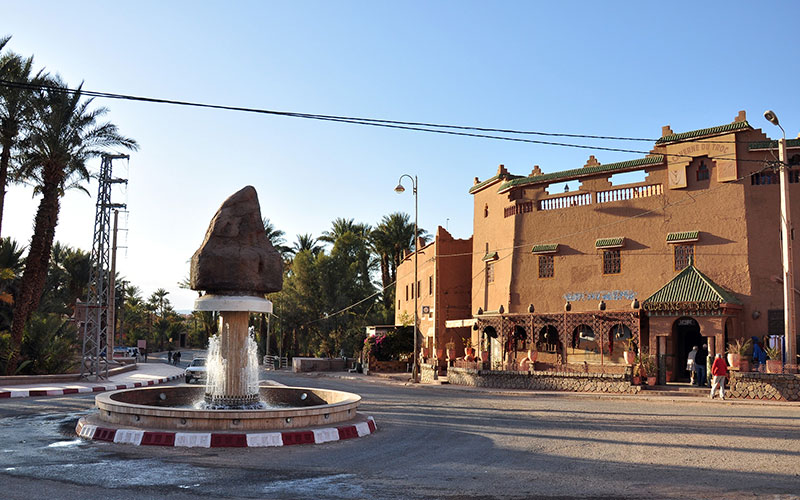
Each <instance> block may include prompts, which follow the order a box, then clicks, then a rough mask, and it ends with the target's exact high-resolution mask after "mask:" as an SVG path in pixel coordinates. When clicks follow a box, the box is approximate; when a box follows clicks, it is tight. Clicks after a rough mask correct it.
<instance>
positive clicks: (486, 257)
mask: <svg viewBox="0 0 800 500" xmlns="http://www.w3.org/2000/svg"><path fill="white" fill-rule="evenodd" d="M481 260H482V261H484V262H488V261H490V260H497V252H491V253H487V254H486V255H484V256H483V259H481Z"/></svg>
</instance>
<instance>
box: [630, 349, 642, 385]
mask: <svg viewBox="0 0 800 500" xmlns="http://www.w3.org/2000/svg"><path fill="white" fill-rule="evenodd" d="M630 364H631V384H632V385H642V373H643V372H644V369H643V368H642V358H641V356H639V355H637V354H634V356H633V360H632V361H631V363H630Z"/></svg>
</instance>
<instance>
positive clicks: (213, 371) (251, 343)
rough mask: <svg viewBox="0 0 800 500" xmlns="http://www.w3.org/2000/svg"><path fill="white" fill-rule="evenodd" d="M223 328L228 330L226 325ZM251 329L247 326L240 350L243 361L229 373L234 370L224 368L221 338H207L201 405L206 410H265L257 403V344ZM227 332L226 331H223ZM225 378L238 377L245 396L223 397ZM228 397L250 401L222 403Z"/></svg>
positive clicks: (228, 395) (226, 365)
mask: <svg viewBox="0 0 800 500" xmlns="http://www.w3.org/2000/svg"><path fill="white" fill-rule="evenodd" d="M223 328H225V329H229V328H230V326H229V325H228V324H227V323H226V324H225V325H224V326H223ZM254 330H255V329H254V328H253V327H252V326H251V327H250V328H249V329H248V335H247V340H246V342H245V343H244V345H243V346H240V349H242V350H243V352H242V354H243V355H244V356H242V358H243V359H245V360H246V362H245V363H244V365H243V366H242V367H241V368H240V370H238V372H239V373H233V371H234V370H231V369H228V362H227V360H226V359H225V358H224V357H223V356H222V347H221V344H222V341H221V340H222V339H221V336H220V335H214V336H213V337H211V338H210V339H208V356H207V359H206V377H207V382H206V383H207V387H206V402H205V403H203V404H202V406H203V407H204V408H206V409H218V410H225V409H259V408H264V407H266V404H265V403H264V402H262V401H258V395H259V392H258V344H256V340H255V331H254ZM226 333H227V332H226ZM226 377H238V378H239V379H240V380H242V381H243V382H244V387H245V388H246V389H245V390H246V394H244V395H241V394H235V395H232V394H225V381H226ZM231 396H245V397H247V398H248V399H250V400H251V402H248V403H246V404H242V405H238V404H237V405H229V404H226V403H225V401H226V400H227V399H228V398H229V397H231Z"/></svg>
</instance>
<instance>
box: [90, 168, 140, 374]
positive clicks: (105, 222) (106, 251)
mask: <svg viewBox="0 0 800 500" xmlns="http://www.w3.org/2000/svg"><path fill="white" fill-rule="evenodd" d="M129 158H130V156H128V155H103V157H102V161H101V163H100V175H99V176H98V188H97V205H96V207H97V208H96V210H95V219H94V237H93V243H92V256H91V267H90V268H89V287H88V288H89V292H88V294H87V299H86V321H85V322H84V324H83V347H82V351H81V378H94V379H95V380H102V379H107V378H108V363H109V361H111V355H112V354H113V353H111V352H108V350H107V346H108V344H109V336H108V333H109V328H108V326H109V309H113V305H112V307H111V308H109V304H110V302H109V284H110V283H111V282H112V279H111V278H110V277H109V274H110V272H111V271H110V245H109V237H110V232H111V231H110V229H111V210H113V209H119V208H125V205H123V204H118V203H112V202H111V186H112V185H113V184H121V183H127V182H128V181H127V179H115V178H112V177H111V170H112V161H113V160H120V159H129ZM112 286H113V285H112ZM111 314H112V315H113V313H111ZM112 331H113V329H112ZM112 342H113V341H112Z"/></svg>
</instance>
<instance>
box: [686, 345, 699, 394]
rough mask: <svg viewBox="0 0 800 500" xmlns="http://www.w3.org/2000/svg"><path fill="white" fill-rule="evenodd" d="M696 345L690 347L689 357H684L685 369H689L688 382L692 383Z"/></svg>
mask: <svg viewBox="0 0 800 500" xmlns="http://www.w3.org/2000/svg"><path fill="white" fill-rule="evenodd" d="M697 349H698V347H697V346H694V347H692V350H691V351H690V352H689V357H688V358H687V359H686V369H687V370H688V371H689V377H690V380H689V381H690V382H691V383H692V385H694V358H695V356H697Z"/></svg>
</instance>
